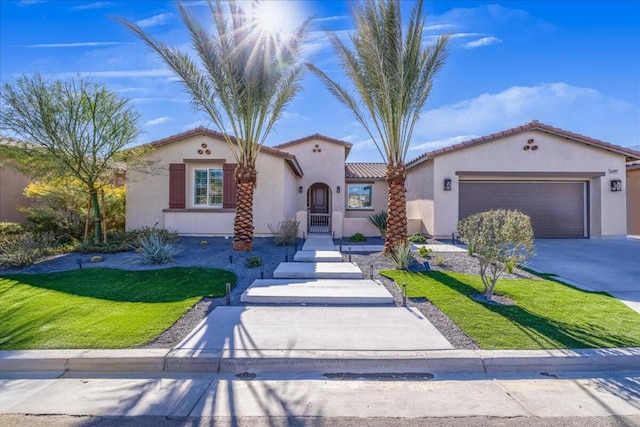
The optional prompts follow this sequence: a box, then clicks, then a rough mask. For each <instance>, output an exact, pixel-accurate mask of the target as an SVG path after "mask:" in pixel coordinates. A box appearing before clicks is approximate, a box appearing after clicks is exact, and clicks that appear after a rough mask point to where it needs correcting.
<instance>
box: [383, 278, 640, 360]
mask: <svg viewBox="0 0 640 427" xmlns="http://www.w3.org/2000/svg"><path fill="white" fill-rule="evenodd" d="M380 273H381V274H383V275H384V276H386V277H389V278H391V279H393V280H395V282H396V283H397V284H398V285H399V286H401V285H402V284H403V283H406V284H407V295H408V297H410V298H416V297H424V298H427V299H429V300H430V301H431V302H433V303H434V304H435V305H437V306H438V308H440V310H442V311H443V312H444V313H445V314H446V315H447V316H449V318H451V320H453V321H454V322H455V323H456V324H457V325H458V326H459V327H460V328H461V329H462V330H463V331H465V332H466V333H467V334H468V335H469V336H470V337H472V338H473V339H474V340H475V341H476V343H478V345H479V346H480V347H481V348H484V349H549V348H589V347H637V346H640V314H638V313H636V312H635V311H633V310H631V309H630V308H628V307H627V306H625V305H624V304H623V303H621V302H620V301H618V300H617V299H615V298H613V297H612V296H610V295H608V294H605V293H598V292H587V291H582V290H579V289H576V288H573V287H571V286H568V285H565V284H562V283H559V282H556V281H553V280H528V279H501V280H500V281H499V282H498V285H497V287H496V290H497V293H499V294H503V295H506V296H508V297H510V298H511V299H513V300H514V301H516V303H517V305H515V306H496V305H488V304H483V303H479V302H476V301H474V300H473V299H471V297H470V296H471V295H473V294H477V293H480V292H482V291H483V286H482V281H481V279H480V276H474V275H469V274H461V273H453V272H439V271H431V272H426V273H412V272H406V271H396V270H389V271H381V272H380Z"/></svg>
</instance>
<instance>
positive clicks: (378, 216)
mask: <svg viewBox="0 0 640 427" xmlns="http://www.w3.org/2000/svg"><path fill="white" fill-rule="evenodd" d="M367 219H368V220H369V222H370V223H371V224H373V225H374V226H375V227H376V228H377V229H378V231H379V232H380V235H381V236H382V238H383V239H386V238H387V220H388V219H389V214H388V213H387V211H380V212H376V213H373V214H371V215H369V216H368V217H367Z"/></svg>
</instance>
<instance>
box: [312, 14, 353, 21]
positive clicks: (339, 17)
mask: <svg viewBox="0 0 640 427" xmlns="http://www.w3.org/2000/svg"><path fill="white" fill-rule="evenodd" d="M347 18H349V17H348V16H347V15H336V16H326V17H324V18H317V19H314V20H313V22H334V21H342V20H344V19H347Z"/></svg>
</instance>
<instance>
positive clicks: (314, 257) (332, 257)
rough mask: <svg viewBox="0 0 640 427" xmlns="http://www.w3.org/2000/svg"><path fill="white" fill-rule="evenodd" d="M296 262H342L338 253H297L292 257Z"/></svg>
mask: <svg viewBox="0 0 640 427" xmlns="http://www.w3.org/2000/svg"><path fill="white" fill-rule="evenodd" d="M293 260H294V261H296V262H342V254H340V251H298V252H296V254H295V255H294V257H293Z"/></svg>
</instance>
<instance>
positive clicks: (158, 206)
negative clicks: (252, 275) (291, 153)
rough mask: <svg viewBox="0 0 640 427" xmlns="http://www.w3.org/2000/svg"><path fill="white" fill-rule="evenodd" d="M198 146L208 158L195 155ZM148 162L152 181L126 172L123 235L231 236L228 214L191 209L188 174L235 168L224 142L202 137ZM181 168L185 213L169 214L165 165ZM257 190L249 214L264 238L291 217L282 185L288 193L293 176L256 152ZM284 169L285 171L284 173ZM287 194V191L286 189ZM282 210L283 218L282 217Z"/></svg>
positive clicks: (167, 149) (231, 214)
mask: <svg viewBox="0 0 640 427" xmlns="http://www.w3.org/2000/svg"><path fill="white" fill-rule="evenodd" d="M202 144H206V145H207V147H206V148H207V149H209V150H210V151H211V154H209V155H207V154H202V155H201V154H198V150H199V149H202ZM150 156H151V157H153V158H154V159H157V164H156V166H155V169H157V170H158V171H159V173H158V174H156V175H150V174H146V173H140V172H138V171H136V170H134V169H132V168H129V170H128V171H127V229H134V228H139V227H143V226H149V227H151V226H153V225H154V224H156V223H157V224H158V226H159V227H164V228H169V229H173V230H176V231H178V232H179V233H181V234H193V235H232V234H233V218H234V215H235V214H234V210H233V209H216V208H209V207H207V208H200V207H198V206H194V205H193V182H192V181H193V170H194V169H195V168H206V167H215V166H220V165H221V164H222V163H225V162H226V163H235V159H234V158H233V155H232V153H231V150H230V149H229V147H228V146H227V144H226V142H224V141H223V140H219V139H216V138H213V137H211V136H205V135H195V136H192V137H190V138H187V139H184V140H180V141H176V142H172V143H169V144H166V145H163V146H160V147H158V148H157V149H156V150H155V151H154V152H153V153H151V154H150ZM171 163H185V164H186V182H187V189H186V208H187V209H185V210H182V211H181V210H174V209H172V210H169V209H168V208H169V172H168V170H169V164H171ZM256 169H257V172H258V184H257V187H256V190H255V193H254V200H253V214H254V226H255V231H254V232H255V235H256V236H263V235H270V234H271V233H270V231H269V229H268V224H269V223H271V224H277V223H278V222H280V221H282V219H284V218H287V215H289V216H288V217H290V218H293V217H294V216H295V210H294V209H292V208H291V206H290V204H288V203H285V181H286V182H287V186H289V187H291V185H292V182H291V181H292V180H295V178H293V179H292V178H291V177H290V175H293V173H292V171H291V170H290V168H289V166H287V164H286V162H285V161H284V160H283V159H282V158H280V157H277V156H275V155H272V154H269V153H265V152H262V153H260V155H259V157H258V160H257V162H256ZM285 169H289V170H288V171H287V170H285ZM287 191H290V189H289V188H288V189H287ZM286 210H288V212H286Z"/></svg>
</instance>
